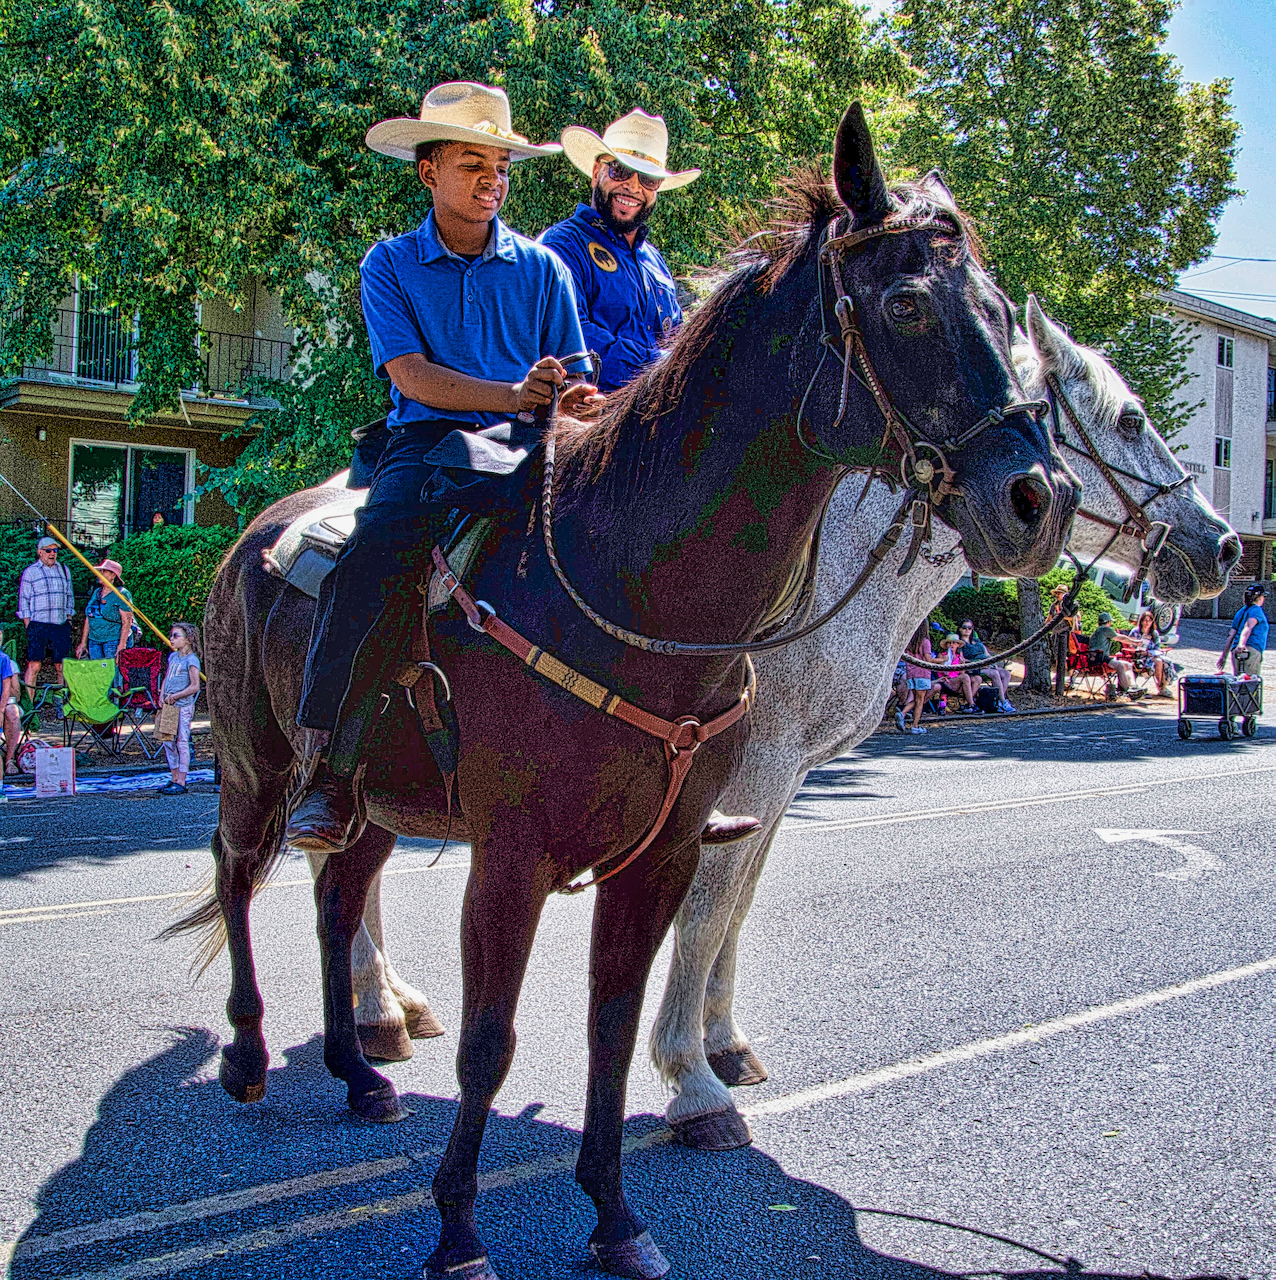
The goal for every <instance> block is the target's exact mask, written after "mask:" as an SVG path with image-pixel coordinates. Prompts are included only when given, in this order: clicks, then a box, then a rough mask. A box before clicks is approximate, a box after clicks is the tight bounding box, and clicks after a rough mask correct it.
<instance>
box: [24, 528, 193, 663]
mask: <svg viewBox="0 0 1276 1280" xmlns="http://www.w3.org/2000/svg"><path fill="white" fill-rule="evenodd" d="M44 525H45V528H46V529H48V531H49V532H50V533H51V534H52V535H53V536H54V537H55V538H56V539H57V540H58V541H59V542H60V543H61V544H62V545H63V546H64V547H65V548H66V549H67V550H68V551H69V552H70V553H71V554H72V555H73V556H74V557H75V558H76V559H77V560H78V561H79V562H80V563H81V564H82V565H83V566H84V567H85V568H86V569H87V570H88V571H89V572H90V573H91V574H92V575H93V576H94V577H95V578H96V579H97V580H98V581H99V582H100V583H101V584H102V585H103V586H104V587H105V588H106V589H107V590H108V591H109V592H111V594H112V595H116V596H119V598H120V599H121V600H122V601H123V602H124V604H125V605H126V606H127V608H128V611H129V612H130V613H133V614H136V615H137V616H138V617H139V618H141V620H142V621H143V622H144V623H146V625H147V626H148V627H150V629H151V630H152V631H154V632H155V634H156V635H157V636H159V638H160V639H161V640H163V642H164V643H165V645H167V646H168V648H170V649H171V648H172V647H173V642H172V641H171V640H170V639H169V638H168V636H166V635H165V634H164V632H162V631H161V630H160V629H159V628H158V627H157V626H156V625H155V624H154V623H153V622H152V621H151V620H150V618H148V617H147V616H146V614H144V613H143V612H142V611H141V609H139V608H138V607H137V605H135V604H134V603H133V602H132V601H131V600H130V599H129V598H128V596H126V595H124V594H123V593H122V592H121V591H120V590H119V588H118V587H116V585H115V584H114V583H113V582H112V581H111V580H110V579H109V578H108V577H107V576H106V574H104V573H102V572H101V570H99V569H98V567H97V565H94V564H90V563H89V561H88V558H87V557H86V556H85V555H83V554H82V553H81V552H80V550H79V548H78V547H74V546H72V545H71V542H70V540H69V539H68V538H67V537H66V535H65V534H64V533H63V532H62V530H61V529H59V528H58V526H57V525H55V524H54V523H53V521H52V520H46V521H45V522H44ZM199 678H200V679H201V680H205V681H206V680H207V679H208V677H207V676H206V675H205V674H204V669H203V667H202V666H201V667H200V671H199Z"/></svg>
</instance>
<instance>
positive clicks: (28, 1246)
mask: <svg viewBox="0 0 1276 1280" xmlns="http://www.w3.org/2000/svg"><path fill="white" fill-rule="evenodd" d="M442 1154H443V1148H442V1147H431V1148H429V1149H428V1150H426V1151H414V1152H412V1153H411V1154H410V1155H406V1156H390V1157H388V1158H386V1159H384V1160H365V1161H363V1162H362V1163H361V1164H349V1165H345V1166H344V1167H343V1168H340V1169H328V1170H326V1171H325V1172H323V1173H312V1174H308V1175H307V1176H306V1177H304V1178H286V1179H285V1180H284V1181H282V1182H268V1183H265V1184H263V1185H262V1186H257V1187H246V1188H244V1189H243V1190H242V1191H230V1192H227V1193H226V1194H225V1195H220V1196H205V1197H204V1198H202V1199H200V1200H188V1201H187V1202H186V1203H185V1204H174V1205H169V1206H168V1208H166V1209H153V1210H145V1211H143V1212H141V1213H130V1214H129V1215H128V1216H127V1217H123V1218H111V1219H109V1220H107V1221H105V1222H95V1223H92V1224H91V1225H89V1226H87V1227H69V1228H67V1229H66V1230H65V1231H55V1232H53V1233H52V1234H51V1235H47V1236H35V1237H33V1238H32V1239H30V1240H24V1241H23V1242H22V1243H21V1244H19V1245H16V1246H15V1247H14V1250H13V1257H14V1258H17V1259H21V1260H25V1259H27V1258H42V1257H44V1255H45V1254H48V1253H62V1252H63V1251H64V1250H67V1249H78V1248H81V1247H82V1246H83V1245H86V1244H96V1243H97V1242H98V1241H101V1240H119V1239H120V1238H121V1237H123V1236H131V1235H136V1234H137V1233H138V1232H139V1231H158V1230H160V1229H161V1228H163V1227H172V1226H177V1225H178V1224H179V1223H183V1222H197V1221H198V1220H199V1219H201V1218H216V1217H218V1216H220V1215H221V1214H225V1213H236V1212H238V1211H239V1210H240V1209H247V1208H252V1207H254V1206H256V1205H260V1204H270V1203H271V1202H272V1201H274V1200H287V1199H289V1198H290V1197H292V1196H304V1195H309V1194H310V1192H312V1191H324V1190H327V1189H329V1188H331V1187H344V1186H348V1185H349V1184H350V1183H352V1182H365V1181H367V1180H368V1179H369V1178H384V1177H386V1176H387V1175H388V1174H391V1173H398V1172H400V1171H401V1170H403V1169H411V1168H412V1166H413V1165H415V1164H419V1163H420V1162H421V1161H422V1160H423V1159H425V1158H426V1157H427V1156H438V1155H442Z"/></svg>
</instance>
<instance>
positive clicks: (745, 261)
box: [553, 164, 980, 490]
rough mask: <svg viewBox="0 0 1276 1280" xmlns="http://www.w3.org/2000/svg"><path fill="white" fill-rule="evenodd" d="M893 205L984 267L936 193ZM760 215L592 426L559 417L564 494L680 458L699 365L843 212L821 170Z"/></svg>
mask: <svg viewBox="0 0 1276 1280" xmlns="http://www.w3.org/2000/svg"><path fill="white" fill-rule="evenodd" d="M891 197H892V205H893V208H892V215H893V216H896V217H904V218H909V219H914V220H916V221H917V222H918V223H921V224H924V223H926V222H932V221H933V222H935V223H937V224H941V225H944V226H946V227H955V228H956V230H957V238H956V240H955V241H954V244H955V245H956V246H957V251H958V252H959V253H961V254H965V255H968V256H969V257H970V258H971V259H973V260H974V261H975V262H976V263H979V262H980V245H979V240H978V237H977V235H976V234H975V231H974V227H973V225H972V224H971V222H970V220H969V219H968V218H967V217H966V215H965V214H964V213H962V212H961V210H959V209H958V208H957V206H956V205H955V204H954V203H953V202H952V199H951V197H948V195H947V192H946V191H945V190H944V189H943V187H942V186H932V185H931V184H929V183H916V182H907V183H903V184H901V185H899V186H897V187H894V188H893V189H892V190H891ZM766 210H767V212H766V213H765V214H764V215H762V216H759V217H755V218H752V219H748V220H744V221H742V222H741V223H739V224H738V225H737V226H736V228H735V231H734V235H733V236H731V237H730V239H732V240H734V244H733V246H732V247H731V248H729V249H728V250H727V251H726V253H725V254H724V255H723V257H722V259H721V260H720V261H719V263H718V264H717V265H716V266H715V267H713V268H710V269H709V270H708V271H706V272H704V273H702V275H701V277H700V279H701V280H702V281H704V282H705V283H706V284H707V285H708V286H709V287H710V288H711V290H712V291H711V292H710V294H709V296H708V298H706V299H705V301H704V302H702V303H701V304H700V305H699V306H698V307H696V309H695V310H694V312H693V313H692V315H691V318H690V319H689V320H688V321H687V322H686V323H685V324H684V325H682V327H681V328H680V329H679V330H678V332H677V334H676V336H675V337H674V338H673V340H672V341H671V342H670V344H669V346H668V347H667V348H666V353H665V355H664V358H663V359H661V360H659V361H657V362H656V363H655V364H653V365H651V366H650V367H649V368H648V369H647V370H646V371H645V372H644V373H642V374H640V375H639V376H638V377H637V378H635V379H634V381H633V382H631V383H629V385H628V386H626V387H624V388H623V389H621V390H620V391H616V392H613V393H612V394H611V395H609V396H608V397H607V404H606V406H605V407H604V409H603V412H602V414H601V416H600V417H598V418H597V419H595V420H594V421H592V422H583V421H580V420H578V419H575V418H569V417H565V416H562V417H559V418H558V419H557V421H556V422H555V424H554V427H553V430H554V445H555V451H556V461H557V463H558V464H559V465H560V466H561V467H562V469H563V472H564V478H565V479H566V481H567V487H569V488H570V487H571V486H573V485H576V486H580V485H584V484H592V483H598V482H602V481H612V482H613V483H616V484H618V485H619V486H621V487H623V488H624V489H626V490H627V489H630V488H631V487H633V486H636V485H638V484H640V483H641V480H642V478H643V477H644V476H646V475H649V474H651V473H652V472H653V471H654V470H658V469H659V468H660V466H661V464H662V463H663V462H664V461H665V459H666V456H668V455H677V454H680V453H681V452H682V448H683V440H684V437H685V424H684V423H683V422H682V421H681V420H680V417H681V416H680V415H679V414H677V412H676V410H677V409H678V408H679V407H680V406H681V405H682V404H683V402H684V397H685V394H686V391H687V386H688V383H689V381H690V379H691V376H692V374H693V373H694V372H695V369H696V367H697V365H698V364H699V363H700V361H701V360H703V359H704V358H705V356H706V355H707V354H708V352H709V349H710V347H711V346H712V345H713V343H714V341H715V339H717V338H718V337H720V336H721V335H722V333H723V332H724V330H725V329H726V328H727V327H728V325H729V323H730V321H731V320H732V318H733V317H734V316H735V314H736V313H737V311H738V310H739V309H740V308H741V307H742V306H744V305H746V304H747V303H748V302H750V301H751V300H753V299H755V298H759V297H765V296H766V295H768V294H770V293H773V292H774V291H775V289H776V288H778V287H779V285H780V284H781V283H782V282H784V281H785V280H786V279H787V278H788V277H789V275H790V274H792V273H793V272H794V271H795V270H797V269H799V268H800V267H801V266H802V265H804V264H805V262H806V261H807V259H808V257H809V255H810V254H811V253H812V252H814V250H815V248H816V246H817V243H818V241H819V237H820V235H821V233H822V232H823V230H824V228H825V227H826V226H827V225H828V223H829V222H830V221H832V220H833V219H834V218H836V217H837V216H838V215H839V214H842V213H845V212H846V206H845V205H844V204H843V203H842V200H841V198H840V197H839V196H838V194H837V192H836V190H835V189H834V187H833V184H832V182H831V181H830V179H829V176H828V174H827V172H825V171H824V170H823V169H822V168H820V167H818V166H816V165H809V164H804V165H799V166H797V167H795V168H794V169H793V171H792V172H791V173H790V174H789V175H788V177H786V178H785V179H784V180H783V181H782V182H781V184H780V192H779V195H778V196H777V198H776V199H774V200H773V201H771V202H769V204H768V205H767V206H766ZM644 426H645V428H646V429H645V430H644V429H642V428H643V427H644Z"/></svg>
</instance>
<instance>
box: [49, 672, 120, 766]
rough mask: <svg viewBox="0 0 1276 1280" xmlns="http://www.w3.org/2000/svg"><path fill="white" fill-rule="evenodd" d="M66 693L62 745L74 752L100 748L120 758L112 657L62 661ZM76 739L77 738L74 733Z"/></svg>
mask: <svg viewBox="0 0 1276 1280" xmlns="http://www.w3.org/2000/svg"><path fill="white" fill-rule="evenodd" d="M62 676H63V679H65V680H66V696H65V698H64V699H63V702H62V715H63V720H62V745H63V746H64V747H74V748H75V749H76V750H77V751H80V750H85V751H94V750H101V751H104V752H105V753H106V754H107V755H109V756H110V757H111V758H112V759H113V760H120V759H122V758H123V757H122V755H121V753H120V744H119V728H120V727H119V719H120V716H121V714H122V713H121V711H120V709H119V707H117V706H116V705H115V703H114V702H112V701H111V690H112V688H113V686H114V684H115V659H114V658H86V659H83V660H80V659H75V658H68V659H67V660H66V661H65V662H64V663H63V664H62ZM77 732H78V733H79V734H80V736H79V738H76V736H75V735H76V733H77Z"/></svg>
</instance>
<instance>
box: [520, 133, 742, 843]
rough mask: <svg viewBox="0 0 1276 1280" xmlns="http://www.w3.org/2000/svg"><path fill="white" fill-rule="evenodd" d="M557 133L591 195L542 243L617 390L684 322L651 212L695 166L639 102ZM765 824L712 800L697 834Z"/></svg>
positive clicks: (710, 836) (738, 836) (602, 385)
mask: <svg viewBox="0 0 1276 1280" xmlns="http://www.w3.org/2000/svg"><path fill="white" fill-rule="evenodd" d="M561 137H562V144H563V151H564V152H565V153H566V155H567V158H568V159H569V160H570V161H571V162H572V164H574V165H575V166H576V168H578V169H579V170H580V171H581V173H583V174H585V175H586V176H587V177H588V178H589V180H590V183H591V187H590V202H589V204H578V205H577V206H576V211H575V212H574V213H573V214H572V216H571V217H570V218H566V219H564V220H563V221H562V222H557V223H555V224H554V225H553V226H552V227H550V228H549V229H548V230H546V231H545V232H543V233H542V235H541V243H542V244H547V245H549V247H550V248H551V249H553V250H554V252H555V253H557V254H558V256H559V257H560V258H562V259H563V261H564V262H566V263H567V265H568V267H570V268H571V273H572V280H573V281H574V283H575V285H576V308H577V311H578V313H579V315H580V326H581V328H582V329H583V330H584V333H585V340H586V342H588V343H589V346H590V349H591V350H593V351H596V352H597V353H598V355H599V357H600V359H601V361H602V368H601V371H600V373H599V377H598V386H599V389H600V390H602V391H617V390H619V389H620V388H621V387H623V386H624V385H625V384H626V383H628V382H632V381H633V379H634V378H636V377H637V376H638V374H639V373H641V372H642V370H643V369H644V368H645V367H646V366H647V365H649V364H650V363H651V362H652V361H653V360H657V359H659V357H660V344H661V342H662V341H664V340H665V339H667V338H668V337H669V335H670V334H672V333H673V331H674V330H675V329H676V328H677V327H678V325H680V324H681V323H682V308H681V306H679V304H678V292H677V289H676V287H675V286H674V281H673V273H672V272H671V271H670V270H669V266H668V264H667V263H666V262H665V260H664V258H663V257H661V255H660V251H659V250H658V249H657V248H656V246H655V245H654V244H652V243H651V241H650V240H649V239H648V238H647V219H648V218H650V217H651V212H652V210H653V209H654V208H655V207H656V197H657V196H658V194H659V193H660V192H661V191H676V190H678V188H679V187H685V186H688V185H689V184H690V183H692V182H694V181H695V180H696V179H697V178H698V177H699V176H700V170H699V169H683V170H681V171H680V172H671V171H670V170H669V169H668V168H667V167H666V161H667V159H668V155H669V131H668V129H666V127H665V122H664V120H663V119H662V118H661V117H660V116H649V115H648V114H647V113H646V112H645V111H640V110H637V109H635V110H633V111H631V112H630V113H629V114H628V115H627V116H622V117H621V118H620V119H619V120H616V121H614V122H613V123H612V124H610V125H608V126H607V128H606V129H605V130H604V131H603V136H602V137H601V138H600V137H599V136H598V135H597V134H596V133H594V132H593V130H591V129H585V128H582V127H581V126H580V125H571V126H569V127H568V128H566V129H564V130H563V132H562V135H561ZM761 830H762V824H761V823H760V822H759V821H758V820H757V818H755V817H753V816H751V815H747V814H724V813H721V812H719V811H718V810H717V809H715V810H714V811H713V813H712V814H711V815H710V817H709V821H708V823H707V825H706V826H705V829H704V831H703V833H702V834H701V840H702V841H703V842H704V843H705V844H733V843H734V842H735V841H737V840H744V839H746V838H747V837H748V836H752V835H756V834H757V833H758V832H759V831H761Z"/></svg>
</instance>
